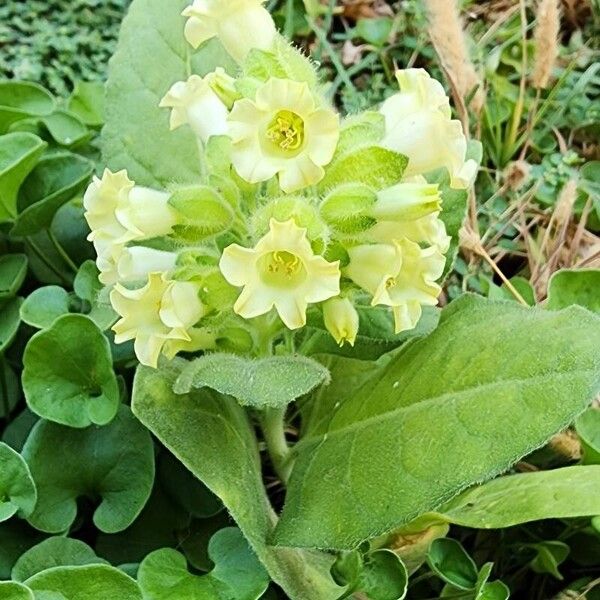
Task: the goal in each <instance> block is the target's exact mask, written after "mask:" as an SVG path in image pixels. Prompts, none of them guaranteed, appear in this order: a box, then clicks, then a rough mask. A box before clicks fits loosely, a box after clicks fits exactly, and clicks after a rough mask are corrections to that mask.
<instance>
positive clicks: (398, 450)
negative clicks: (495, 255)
mask: <svg viewBox="0 0 600 600" xmlns="http://www.w3.org/2000/svg"><path fill="white" fill-rule="evenodd" d="M565 339H569V340H570V342H569V344H568V345H565V343H564V340H565ZM490 340H493V343H490ZM599 344H600V319H598V318H597V317H595V316H594V315H592V314H591V313H589V312H587V311H585V310H583V309H580V308H577V307H572V308H570V309H568V310H566V311H562V312H550V311H544V310H542V309H533V308H531V309H529V308H522V307H521V306H519V305H517V304H516V303H509V302H498V303H494V302H489V301H486V300H484V299H482V298H479V297H476V296H472V295H465V296H463V297H462V298H460V299H459V300H457V301H455V302H454V303H452V305H450V306H449V307H448V308H446V309H445V310H444V312H443V313H442V319H441V321H440V324H439V326H438V327H437V329H436V330H435V331H434V332H433V333H432V334H430V335H429V336H428V337H426V338H421V339H419V340H416V341H414V342H412V343H410V344H407V345H406V346H404V347H403V348H402V349H401V350H400V351H399V352H398V353H397V354H396V355H395V356H394V358H393V359H392V360H391V361H390V362H389V363H388V365H387V366H386V367H385V369H384V370H383V371H377V372H376V373H375V374H374V376H373V379H371V380H367V381H366V383H364V384H363V385H362V386H361V387H360V388H358V389H357V390H352V391H350V393H349V394H348V395H347V397H346V399H345V400H344V399H343V398H342V399H341V400H342V401H341V405H340V406H339V407H338V408H337V410H336V412H335V413H334V414H333V415H332V417H331V419H330V420H329V423H328V425H327V430H326V431H324V432H320V433H319V434H317V435H312V436H310V435H309V436H307V437H305V438H304V439H302V440H301V442H300V443H299V444H298V445H297V446H296V448H295V453H296V454H297V459H296V463H295V466H294V470H293V472H292V476H291V480H290V483H289V487H288V492H287V497H286V504H285V507H284V510H283V514H282V518H281V520H280V522H279V524H278V527H277V531H276V535H275V540H276V542H277V543H278V544H282V545H296V546H310V547H320V548H326V547H331V548H341V549H343V548H348V547H352V546H354V545H356V544H357V543H360V542H361V541H362V540H364V539H366V538H369V537H372V536H375V535H379V534H382V533H384V532H386V531H390V530H392V529H393V528H395V527H398V526H400V525H402V524H403V523H406V522H408V521H409V520H411V519H413V518H414V517H416V516H417V515H418V514H422V513H423V512H426V511H430V510H432V509H434V508H435V507H437V506H439V505H440V504H441V503H442V502H444V501H447V500H448V499H450V498H451V497H452V496H454V495H456V494H457V493H458V492H459V491H461V490H462V489H464V488H465V487H467V486H469V485H472V484H473V483H475V482H478V481H482V480H485V479H489V478H491V477H494V476H496V475H498V474H499V473H501V472H503V471H505V470H506V469H507V468H508V467H509V466H510V465H511V464H513V463H514V462H516V461H517V460H518V459H519V458H520V457H522V456H524V455H525V454H528V453H529V452H531V451H532V450H533V449H535V448H538V447H540V446H541V445H543V444H544V443H545V442H546V441H547V440H548V439H549V438H550V437H551V436H552V435H553V434H555V433H556V432H558V431H560V430H562V429H563V428H564V427H566V425H568V424H569V423H570V422H571V421H572V420H573V419H574V418H575V417H576V416H577V414H579V413H580V412H582V410H583V409H584V408H585V407H586V405H587V404H588V403H589V402H590V401H591V399H592V398H593V397H594V395H595V394H596V393H597V392H598V388H599V382H600V355H598V350H597V349H598V345H599ZM334 383H335V382H334ZM483 415H485V418H483V417H482V416H483ZM514 415H519V418H518V419H516V418H515V417H514ZM419 442H420V443H419ZM392 467H393V468H392ZM374 489H376V490H377V493H375V494H374V493H373V490H374ZM333 506H335V510H332V509H331V507H333Z"/></svg>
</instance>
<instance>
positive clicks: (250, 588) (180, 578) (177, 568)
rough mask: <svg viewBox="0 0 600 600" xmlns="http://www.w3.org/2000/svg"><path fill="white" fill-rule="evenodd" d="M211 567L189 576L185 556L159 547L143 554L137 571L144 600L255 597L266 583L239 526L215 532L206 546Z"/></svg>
mask: <svg viewBox="0 0 600 600" xmlns="http://www.w3.org/2000/svg"><path fill="white" fill-rule="evenodd" d="M208 554H209V556H210V558H211V559H212V561H213V563H214V565H215V566H214V569H213V570H212V571H211V572H210V573H208V574H206V575H200V576H197V575H192V574H191V573H190V572H189V571H188V569H187V564H186V560H185V557H184V556H183V554H181V553H179V552H177V551H176V550H171V549H163V550H157V551H156V552H153V553H152V554H150V555H149V556H147V557H146V558H145V559H144V561H143V562H142V564H141V565H140V570H139V574H138V580H139V582H140V587H141V588H142V591H143V593H144V598H145V599H146V600H163V599H164V598H166V597H167V596H168V595H169V594H175V595H177V597H179V598H185V599H186V600H257V599H258V598H260V597H261V596H262V594H263V593H264V591H265V590H266V589H267V586H268V584H269V576H268V575H267V572H266V571H265V570H264V568H263V566H262V565H261V564H260V562H259V561H258V559H257V558H256V556H255V555H254V553H253V552H252V550H251V549H250V548H249V547H248V542H247V541H246V540H245V539H244V536H243V535H242V533H241V532H240V530H239V529H237V528H235V527H228V528H226V529H221V530H220V531H218V532H217V533H215V534H214V535H213V536H212V538H211V540H210V543H209V546H208Z"/></svg>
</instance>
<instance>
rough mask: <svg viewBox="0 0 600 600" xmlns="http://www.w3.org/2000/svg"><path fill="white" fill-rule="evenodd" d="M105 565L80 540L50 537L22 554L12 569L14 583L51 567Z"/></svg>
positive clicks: (101, 559)
mask: <svg viewBox="0 0 600 600" xmlns="http://www.w3.org/2000/svg"><path fill="white" fill-rule="evenodd" d="M93 564H107V563H106V561H105V560H104V559H103V558H98V557H97V556H96V553H95V552H94V551H93V550H92V549H91V548H90V547H89V546H88V545H87V544H85V543H84V542H82V541H81V540H75V539H72V538H67V537H50V538H48V539H45V540H44V541H43V542H40V543H39V544H37V546H33V548H30V549H29V550H27V552H24V553H23V554H22V555H21V556H20V557H19V560H18V561H17V562H16V563H15V566H14V567H13V569H12V573H11V576H12V578H13V579H14V580H15V581H25V580H26V579H29V578H30V577H33V576H34V575H36V574H37V573H41V572H42V571H45V570H46V569H51V568H53V567H66V566H76V565H93Z"/></svg>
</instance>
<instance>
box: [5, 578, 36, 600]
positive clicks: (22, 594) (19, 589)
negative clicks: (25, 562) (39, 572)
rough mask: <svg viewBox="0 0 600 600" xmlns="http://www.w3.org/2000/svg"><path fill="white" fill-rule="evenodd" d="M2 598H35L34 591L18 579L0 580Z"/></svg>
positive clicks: (16, 599) (29, 599) (20, 599)
mask: <svg viewBox="0 0 600 600" xmlns="http://www.w3.org/2000/svg"><path fill="white" fill-rule="evenodd" d="M0 598H2V600H35V597H34V595H33V592H32V591H31V590H30V589H29V588H28V587H26V586H24V585H23V584H22V583H17V582H16V581H0Z"/></svg>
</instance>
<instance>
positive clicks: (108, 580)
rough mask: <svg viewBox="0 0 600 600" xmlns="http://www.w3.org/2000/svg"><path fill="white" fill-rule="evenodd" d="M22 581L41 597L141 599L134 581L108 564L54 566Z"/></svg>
mask: <svg viewBox="0 0 600 600" xmlns="http://www.w3.org/2000/svg"><path fill="white" fill-rule="evenodd" d="M24 583H25V585H26V586H27V587H28V588H29V589H31V590H32V591H33V593H34V594H35V597H36V598H40V600H41V599H43V600H54V599H56V600H58V599H59V598H60V600H100V599H101V598H102V599H104V598H106V600H108V599H109V598H111V599H112V598H114V599H115V600H117V599H118V600H142V592H141V591H140V588H139V587H138V585H137V583H136V582H135V581H134V580H133V579H132V578H131V577H129V576H128V575H126V574H125V573H123V571H121V570H120V569H116V568H115V567H111V566H109V565H80V566H69V567H53V568H51V569H46V570H45V571H42V572H41V573H37V574H36V575H34V576H33V577H30V578H29V579H27V581H25V582H24Z"/></svg>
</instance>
